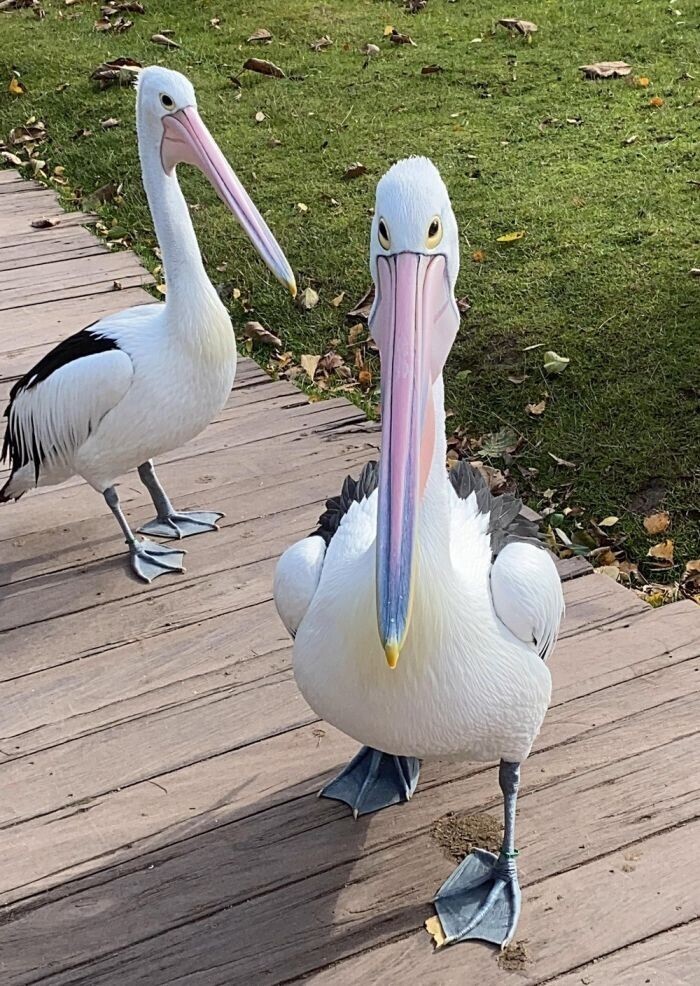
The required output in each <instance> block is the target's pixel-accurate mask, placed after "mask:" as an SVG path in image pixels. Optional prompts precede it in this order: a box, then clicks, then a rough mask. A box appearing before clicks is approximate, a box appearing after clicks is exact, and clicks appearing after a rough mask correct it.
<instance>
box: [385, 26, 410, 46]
mask: <svg viewBox="0 0 700 986" xmlns="http://www.w3.org/2000/svg"><path fill="white" fill-rule="evenodd" d="M384 34H386V31H385V32H384ZM389 41H391V43H392V44H395V45H411V46H412V47H413V48H417V47H418V46H417V45H416V42H415V41H414V40H413V38H412V37H410V36H409V35H408V34H401V32H400V31H397V30H396V28H392V29H391V34H390V35H389Z"/></svg>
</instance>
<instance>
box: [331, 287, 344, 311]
mask: <svg viewBox="0 0 700 986" xmlns="http://www.w3.org/2000/svg"><path fill="white" fill-rule="evenodd" d="M344 297H345V292H344V291H341V292H340V294H337V295H336V296H335V298H332V299H331V305H332V306H333V307H334V308H338V307H339V305H340V304H341V303H342V301H343V298H344Z"/></svg>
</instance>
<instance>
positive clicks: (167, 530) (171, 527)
mask: <svg viewBox="0 0 700 986" xmlns="http://www.w3.org/2000/svg"><path fill="white" fill-rule="evenodd" d="M139 476H140V477H141V482H142V483H143V485H144V486H145V487H146V489H147V490H148V492H149V493H150V494H151V499H152V500H153V506H154V507H155V508H156V514H157V516H156V519H155V520H151V521H149V522H148V523H147V524H144V525H143V526H142V527H139V532H140V533H141V534H153V535H155V536H156V537H159V538H187V537H191V536H192V535H193V534H204V533H205V532H206V531H218V530H219V526H218V523H217V521H219V520H221V518H222V517H223V516H224V515H223V514H222V513H219V512H218V511H205V510H192V511H190V512H188V513H184V512H183V513H180V511H178V510H176V509H175V507H173V505H172V503H171V502H170V500H169V499H168V495H167V493H166V492H165V490H164V489H163V487H162V486H161V485H160V482H159V481H158V477H157V476H156V471H155V469H154V468H153V463H152V462H151V460H150V459H149V460H148V462H144V463H143V465H141V466H139Z"/></svg>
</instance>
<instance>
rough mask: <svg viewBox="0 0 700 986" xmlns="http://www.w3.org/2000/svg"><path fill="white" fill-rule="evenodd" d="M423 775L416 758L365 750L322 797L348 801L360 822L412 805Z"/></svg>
mask: <svg viewBox="0 0 700 986" xmlns="http://www.w3.org/2000/svg"><path fill="white" fill-rule="evenodd" d="M419 774H420V761H419V760H417V759H416V758H415V757H396V756H393V755H392V754H389V753H381V752H380V751H379V750H374V749H372V747H370V746H363V747H362V749H361V750H360V752H359V753H357V754H356V755H355V756H354V757H353V758H352V760H351V761H350V763H349V764H348V765H347V767H345V769H344V770H342V771H341V772H340V773H339V774H338V776H337V777H334V778H333V780H332V781H330V782H329V783H328V784H326V786H325V787H324V788H322V789H321V791H320V792H319V797H322V798H334V799H335V800H336V801H344V802H345V803H346V804H347V805H350V807H351V808H352V813H353V815H354V816H355V818H357V816H358V815H368V814H369V813H370V812H372V811H379V809H380V808H388V807H389V805H397V804H399V803H400V802H401V801H408V800H409V799H410V798H411V796H412V795H413V792H414V791H415V789H416V784H417V783H418V775H419Z"/></svg>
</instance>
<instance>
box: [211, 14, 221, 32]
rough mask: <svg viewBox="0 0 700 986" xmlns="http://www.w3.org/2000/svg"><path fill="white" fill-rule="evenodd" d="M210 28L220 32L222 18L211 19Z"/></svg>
mask: <svg viewBox="0 0 700 986" xmlns="http://www.w3.org/2000/svg"><path fill="white" fill-rule="evenodd" d="M209 27H213V28H214V30H216V31H220V30H221V18H220V17H210V18H209Z"/></svg>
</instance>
